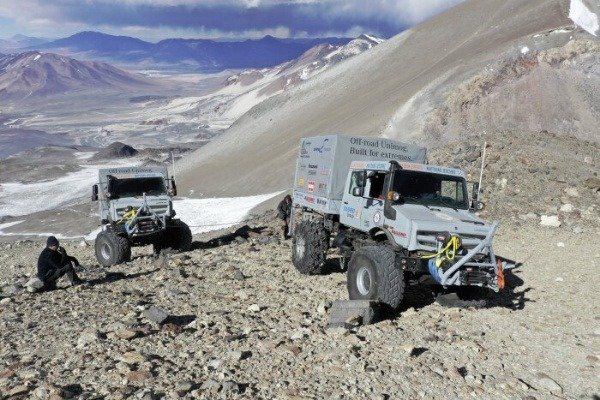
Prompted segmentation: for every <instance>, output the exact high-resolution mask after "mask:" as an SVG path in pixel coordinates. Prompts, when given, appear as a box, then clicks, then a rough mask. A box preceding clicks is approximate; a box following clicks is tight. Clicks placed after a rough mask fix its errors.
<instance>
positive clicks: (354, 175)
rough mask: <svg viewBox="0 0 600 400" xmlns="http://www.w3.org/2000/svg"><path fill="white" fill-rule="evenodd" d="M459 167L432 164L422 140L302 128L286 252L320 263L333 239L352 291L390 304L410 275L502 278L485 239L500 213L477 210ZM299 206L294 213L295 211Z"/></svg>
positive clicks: (476, 282)
mask: <svg viewBox="0 0 600 400" xmlns="http://www.w3.org/2000/svg"><path fill="white" fill-rule="evenodd" d="M476 185H477V184H474V190H473V192H472V196H471V198H469V194H468V190H467V182H466V179H465V173H464V172H463V171H461V170H459V169H456V168H449V167H444V166H435V165H429V164H428V163H427V152H426V149H425V148H423V147H419V146H415V145H410V144H406V143H400V142H398V141H394V140H389V139H383V138H377V137H356V136H342V135H330V136H319V137H310V138H303V139H302V140H301V142H300V151H299V155H298V161H297V166H296V174H295V178H294V185H293V196H292V198H293V208H292V218H291V221H292V223H291V228H290V230H291V233H292V235H293V246H292V261H293V264H294V266H295V267H296V269H297V270H298V271H299V272H300V273H302V274H310V275H316V274H321V273H323V271H324V266H325V261H326V257H327V254H328V250H329V249H330V248H336V249H337V250H338V252H339V256H340V266H341V267H342V268H343V269H346V268H347V287H348V294H349V298H350V299H351V300H374V301H379V302H380V303H381V304H382V305H384V306H385V307H387V308H389V309H397V308H398V307H399V306H400V303H401V301H402V298H403V293H404V288H405V284H406V282H407V281H409V280H415V279H422V278H423V277H424V276H427V278H426V279H431V280H433V281H434V283H436V284H439V285H442V286H444V287H450V286H461V287H464V288H468V287H472V288H489V289H492V290H494V291H498V290H499V289H502V288H503V286H504V274H503V270H504V268H506V267H508V266H507V265H506V264H505V263H504V264H503V262H501V261H500V260H499V259H498V258H497V257H496V256H495V254H494V251H493V248H492V239H493V236H494V232H495V231H496V228H497V227H498V222H493V223H491V224H490V223H486V222H485V221H483V220H481V219H480V218H478V217H477V216H476V215H475V211H476V210H479V209H481V208H482V207H483V203H481V202H480V201H478V199H477V198H474V196H475V195H476V193H477V186H476ZM298 213H300V214H301V216H298Z"/></svg>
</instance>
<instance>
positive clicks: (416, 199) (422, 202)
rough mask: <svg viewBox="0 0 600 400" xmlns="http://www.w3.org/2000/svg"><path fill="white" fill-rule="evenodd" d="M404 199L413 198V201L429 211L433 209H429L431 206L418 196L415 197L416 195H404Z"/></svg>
mask: <svg viewBox="0 0 600 400" xmlns="http://www.w3.org/2000/svg"><path fill="white" fill-rule="evenodd" d="M406 199H411V200H414V201H415V203H417V204H419V205H421V206H423V207H425V208H427V209H428V210H429V211H433V210H432V209H431V207H429V205H428V204H427V203H425V202H424V201H423V200H421V199H419V198H416V197H406Z"/></svg>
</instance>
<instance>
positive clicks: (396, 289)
mask: <svg viewBox="0 0 600 400" xmlns="http://www.w3.org/2000/svg"><path fill="white" fill-rule="evenodd" d="M395 258H396V254H395V253H394V250H392V249H391V248H390V247H387V246H365V247H361V248H360V249H358V250H356V251H355V252H354V254H352V257H351V258H350V262H349V263H348V283H347V284H348V295H349V297H350V300H375V301H379V302H380V303H381V304H382V305H383V306H384V307H385V308H388V309H389V310H390V311H393V310H397V309H398V307H400V303H401V302H402V298H403V295H404V272H403V271H402V270H401V269H399V268H397V267H396V263H395Z"/></svg>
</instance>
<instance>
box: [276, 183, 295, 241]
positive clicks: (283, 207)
mask: <svg viewBox="0 0 600 400" xmlns="http://www.w3.org/2000/svg"><path fill="white" fill-rule="evenodd" d="M291 215H292V196H290V195H289V194H288V195H287V196H285V197H284V198H283V200H281V202H280V203H279V205H278V206H277V216H278V217H279V219H281V221H282V229H283V238H284V239H289V238H290V235H288V232H289V229H290V216H291Z"/></svg>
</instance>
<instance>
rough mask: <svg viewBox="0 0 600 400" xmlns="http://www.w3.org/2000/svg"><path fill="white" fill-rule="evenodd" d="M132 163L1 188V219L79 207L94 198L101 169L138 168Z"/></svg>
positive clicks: (2, 186)
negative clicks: (76, 204)
mask: <svg viewBox="0 0 600 400" xmlns="http://www.w3.org/2000/svg"><path fill="white" fill-rule="evenodd" d="M135 164H136V163H134V162H131V161H129V160H123V161H114V162H113V163H112V164H106V165H90V166H86V167H85V168H83V169H82V170H79V171H76V172H71V173H69V174H67V175H65V176H62V177H60V178H57V179H54V180H52V181H47V182H35V183H19V182H9V183H1V184H0V217H2V216H6V215H13V216H19V215H28V214H31V213H34V212H38V211H44V210H51V209H53V208H57V207H60V206H63V205H68V204H75V203H78V202H80V200H81V199H83V198H86V197H88V196H89V195H90V193H91V189H92V185H93V184H94V183H96V182H97V181H98V169H99V168H110V167H116V166H126V165H135Z"/></svg>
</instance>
